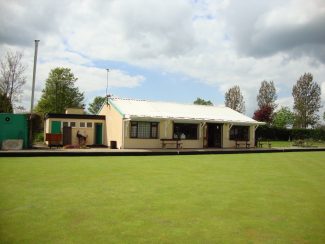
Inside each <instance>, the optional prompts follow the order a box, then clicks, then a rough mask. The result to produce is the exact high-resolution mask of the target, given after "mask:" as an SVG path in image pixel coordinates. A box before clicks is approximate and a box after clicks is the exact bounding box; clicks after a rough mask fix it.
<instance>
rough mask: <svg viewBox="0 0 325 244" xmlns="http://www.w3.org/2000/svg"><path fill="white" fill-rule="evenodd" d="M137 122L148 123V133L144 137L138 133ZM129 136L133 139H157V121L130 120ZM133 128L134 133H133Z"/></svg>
mask: <svg viewBox="0 0 325 244" xmlns="http://www.w3.org/2000/svg"><path fill="white" fill-rule="evenodd" d="M139 123H145V124H150V132H149V133H150V135H149V137H145V136H142V135H140V134H141V133H140V132H139ZM130 127H131V129H130V138H133V139H137V138H138V139H158V138H159V122H148V121H131V122H130ZM133 128H135V134H134V133H133V132H134V131H133ZM154 128H156V133H154Z"/></svg>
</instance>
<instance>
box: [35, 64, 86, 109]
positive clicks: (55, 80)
mask: <svg viewBox="0 0 325 244" xmlns="http://www.w3.org/2000/svg"><path fill="white" fill-rule="evenodd" d="M77 79H78V78H76V77H74V74H73V73H72V72H71V70H70V69H68V68H61V67H58V68H55V69H52V70H51V72H50V73H49V77H48V78H47V80H46V83H45V89H44V90H43V91H42V96H41V98H40V100H39V101H38V103H37V105H36V108H35V111H36V112H38V113H42V114H45V113H64V111H65V109H66V108H71V107H73V108H82V107H83V106H84V104H83V102H84V94H83V93H82V92H80V91H79V88H78V87H75V82H76V81H77Z"/></svg>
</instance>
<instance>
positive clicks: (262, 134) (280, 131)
mask: <svg viewBox="0 0 325 244" xmlns="http://www.w3.org/2000/svg"><path fill="white" fill-rule="evenodd" d="M255 138H256V139H259V138H262V139H268V140H279V141H288V140H289V139H290V140H299V139H313V140H322V141H325V130H324V129H296V128H295V129H286V128H276V127H269V126H266V125H264V126H259V127H258V128H257V130H256V134H255Z"/></svg>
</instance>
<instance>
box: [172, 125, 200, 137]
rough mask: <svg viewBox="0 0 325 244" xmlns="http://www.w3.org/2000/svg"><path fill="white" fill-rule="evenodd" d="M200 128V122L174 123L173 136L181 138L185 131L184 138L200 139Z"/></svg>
mask: <svg viewBox="0 0 325 244" xmlns="http://www.w3.org/2000/svg"><path fill="white" fill-rule="evenodd" d="M191 127H192V128H191ZM194 127H195V128H194ZM198 128H199V124H195V123H174V128H173V138H174V139H181V135H182V134H183V133H184V135H185V139H183V140H198V138H199V132H198V130H199V129H198ZM192 133H193V134H192Z"/></svg>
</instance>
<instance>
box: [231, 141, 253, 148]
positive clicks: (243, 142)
mask: <svg viewBox="0 0 325 244" xmlns="http://www.w3.org/2000/svg"><path fill="white" fill-rule="evenodd" d="M235 145H236V148H240V146H241V145H242V146H245V148H250V145H251V144H250V143H249V141H237V140H236V144H235Z"/></svg>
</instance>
